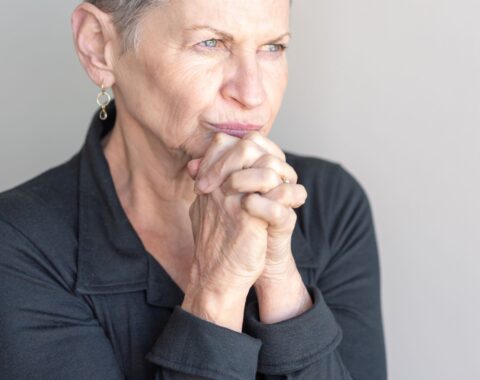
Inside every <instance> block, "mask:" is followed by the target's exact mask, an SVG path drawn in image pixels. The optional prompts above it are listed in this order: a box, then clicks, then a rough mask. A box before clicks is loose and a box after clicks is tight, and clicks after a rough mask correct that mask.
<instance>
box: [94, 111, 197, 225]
mask: <svg viewBox="0 0 480 380" xmlns="http://www.w3.org/2000/svg"><path fill="white" fill-rule="evenodd" d="M119 116H120V115H118V114H117V119H116V122H115V126H114V128H113V129H112V131H110V133H109V134H108V135H107V136H105V138H104V139H103V140H102V146H103V150H104V153H105V157H106V159H107V162H108V164H109V167H110V172H111V174H112V179H113V183H114V185H115V190H116V192H117V194H118V197H119V199H120V202H121V203H122V207H123V208H124V210H125V211H126V212H127V215H128V216H129V219H131V220H132V219H134V220H135V222H136V225H137V227H139V228H141V229H145V230H154V227H155V226H158V225H162V226H167V225H168V226H172V223H171V221H172V220H175V221H178V222H180V223H181V222H187V221H188V220H185V218H186V217H188V209H189V207H190V205H191V204H192V203H193V201H194V200H195V197H196V194H195V192H194V191H193V184H194V181H193V179H192V178H191V177H190V175H189V174H188V170H187V163H188V161H189V160H190V159H191V157H190V156H189V155H188V154H186V153H185V152H180V151H179V150H171V149H168V148H167V147H166V146H165V145H164V144H163V143H162V141H160V139H159V138H158V137H155V136H152V135H151V134H149V133H148V131H146V130H145V129H144V128H141V127H140V126H139V125H138V124H136V123H135V122H132V123H128V124H127V123H124V122H122V119H121V118H120V117H119ZM126 125H128V127H126ZM127 142H128V143H127ZM168 222H169V223H168ZM159 223H161V224H159ZM174 224H177V223H174Z"/></svg>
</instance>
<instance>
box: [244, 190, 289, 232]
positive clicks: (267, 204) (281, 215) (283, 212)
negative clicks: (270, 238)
mask: <svg viewBox="0 0 480 380" xmlns="http://www.w3.org/2000/svg"><path fill="white" fill-rule="evenodd" d="M241 205H242V208H243V209H244V210H245V211H247V212H248V213H249V214H250V215H252V216H254V217H256V218H259V219H263V220H264V221H266V222H267V223H268V224H269V225H270V226H271V227H273V228H275V229H281V228H282V227H287V226H290V224H291V221H292V218H294V215H293V214H295V212H294V211H293V209H291V208H287V207H285V206H283V205H281V204H280V203H277V202H274V201H271V200H270V199H267V198H264V197H263V196H261V195H260V194H257V193H252V194H245V196H243V197H242V201H241ZM292 213H293V214H292Z"/></svg>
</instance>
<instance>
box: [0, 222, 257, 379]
mask: <svg viewBox="0 0 480 380" xmlns="http://www.w3.org/2000/svg"><path fill="white" fill-rule="evenodd" d="M57 248H58V247H57ZM51 256H52V255H49V256H47V255H45V254H44V253H43V252H42V251H41V250H40V249H38V248H37V247H36V246H35V244H34V242H32V241H31V240H29V239H28V238H27V237H26V236H25V235H24V234H22V232H21V231H19V230H18V229H17V228H15V227H14V226H12V225H11V224H9V223H7V222H4V221H3V220H1V219H0V342H1V346H2V349H1V350H0V379H16V380H24V379H25V380H26V379H37V380H56V379H58V380H64V379H70V380H84V379H89V380H123V379H125V376H124V374H123V373H122V370H121V366H120V365H119V363H118V362H117V359H116V357H115V355H114V351H113V348H112V345H111V342H110V340H109V339H108V337H107V336H106V335H105V333H104V331H103V329H102V327H101V326H100V324H99V322H98V320H97V319H96V317H95V315H94V312H93V311H92V309H91V308H90V307H89V305H88V302H87V301H86V300H84V299H83V298H81V297H78V296H77V295H75V294H74V293H72V291H71V289H70V287H69V285H68V281H66V280H65V277H66V276H65V273H60V272H61V270H60V269H59V268H58V267H56V266H55V264H52V261H51V259H52V257H51ZM70 276H71V274H70ZM67 277H68V275H67ZM260 346H261V341H260V340H258V339H255V338H252V337H250V336H248V335H246V334H242V333H237V332H235V331H233V330H229V329H226V328H224V327H221V326H217V325H215V324H213V323H210V322H207V321H204V320H202V319H200V318H197V317H196V316H194V315H193V314H190V313H188V312H186V311H184V310H183V309H181V308H180V307H176V308H175V310H174V312H173V313H172V316H171V318H170V319H169V322H168V323H167V326H166V328H165V329H164V331H163V332H162V334H161V335H160V337H159V338H158V340H157V342H156V343H155V344H154V346H153V348H152V350H151V352H150V353H149V354H148V359H149V360H150V361H151V362H153V363H154V364H155V365H156V368H155V379H156V380H160V379H163V380H203V379H218V380H220V379H222V380H228V379H232V380H233V379H234V380H246V379H253V378H254V376H255V372H256V368H257V362H258V353H259V350H260Z"/></svg>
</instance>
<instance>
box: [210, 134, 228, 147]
mask: <svg viewBox="0 0 480 380" xmlns="http://www.w3.org/2000/svg"><path fill="white" fill-rule="evenodd" d="M226 138H227V134H226V133H224V132H218V133H216V134H215V136H214V137H213V142H214V144H215V145H221V144H222V143H223V142H224V141H225V140H226Z"/></svg>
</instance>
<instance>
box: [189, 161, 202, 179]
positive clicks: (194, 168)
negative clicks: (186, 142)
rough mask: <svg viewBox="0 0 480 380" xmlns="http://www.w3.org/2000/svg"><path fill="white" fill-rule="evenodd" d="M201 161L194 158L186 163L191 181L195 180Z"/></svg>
mask: <svg viewBox="0 0 480 380" xmlns="http://www.w3.org/2000/svg"><path fill="white" fill-rule="evenodd" d="M201 161H202V159H201V158H195V159H193V160H190V161H188V164H187V169H188V174H190V177H192V179H195V178H196V177H197V174H198V168H199V167H200V163H201Z"/></svg>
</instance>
